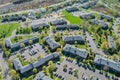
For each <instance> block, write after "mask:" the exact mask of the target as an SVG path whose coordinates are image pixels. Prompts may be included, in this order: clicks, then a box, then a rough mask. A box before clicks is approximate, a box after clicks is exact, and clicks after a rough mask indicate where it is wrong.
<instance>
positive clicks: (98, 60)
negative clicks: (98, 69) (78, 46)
mask: <svg viewBox="0 0 120 80" xmlns="http://www.w3.org/2000/svg"><path fill="white" fill-rule="evenodd" d="M94 63H96V64H99V65H104V66H107V67H109V68H112V69H114V70H116V71H118V72H120V63H119V62H115V61H112V60H110V59H107V58H103V57H101V56H100V55H96V57H95V59H94Z"/></svg>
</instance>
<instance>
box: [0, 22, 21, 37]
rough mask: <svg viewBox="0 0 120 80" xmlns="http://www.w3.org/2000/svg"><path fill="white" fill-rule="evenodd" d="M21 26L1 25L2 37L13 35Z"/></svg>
mask: <svg viewBox="0 0 120 80" xmlns="http://www.w3.org/2000/svg"><path fill="white" fill-rule="evenodd" d="M19 26H20V23H5V24H0V36H3V35H4V37H8V36H10V35H11V34H12V31H13V30H15V29H16V28H17V27H19Z"/></svg>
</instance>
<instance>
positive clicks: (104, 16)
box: [99, 13, 113, 21]
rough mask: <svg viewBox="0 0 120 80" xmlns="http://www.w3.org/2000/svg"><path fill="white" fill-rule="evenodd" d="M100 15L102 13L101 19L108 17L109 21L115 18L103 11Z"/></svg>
mask: <svg viewBox="0 0 120 80" xmlns="http://www.w3.org/2000/svg"><path fill="white" fill-rule="evenodd" d="M99 15H100V17H101V19H107V21H112V19H113V18H112V17H111V16H109V15H106V14H103V13H100V14H99Z"/></svg>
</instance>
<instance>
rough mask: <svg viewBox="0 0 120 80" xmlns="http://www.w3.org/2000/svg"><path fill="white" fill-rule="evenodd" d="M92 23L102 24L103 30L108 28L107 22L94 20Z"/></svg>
mask: <svg viewBox="0 0 120 80" xmlns="http://www.w3.org/2000/svg"><path fill="white" fill-rule="evenodd" d="M90 22H91V23H92V24H97V25H99V24H100V25H101V26H102V27H103V28H105V27H108V23H106V22H104V21H102V20H98V19H92V20H91V21H90Z"/></svg>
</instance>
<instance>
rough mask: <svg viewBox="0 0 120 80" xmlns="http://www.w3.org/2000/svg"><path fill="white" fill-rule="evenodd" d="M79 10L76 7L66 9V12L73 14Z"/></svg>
mask: <svg viewBox="0 0 120 80" xmlns="http://www.w3.org/2000/svg"><path fill="white" fill-rule="evenodd" d="M78 10H79V9H78V8H77V7H70V8H67V9H66V11H68V12H74V11H78Z"/></svg>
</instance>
